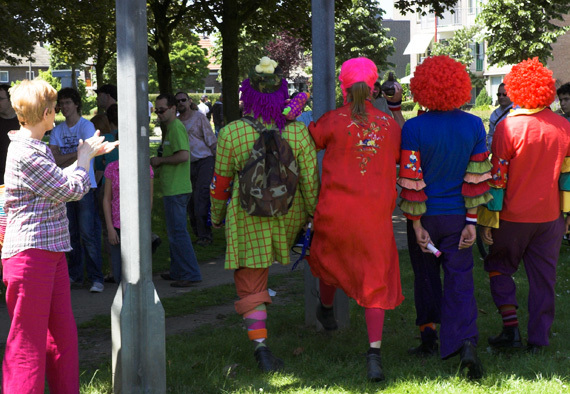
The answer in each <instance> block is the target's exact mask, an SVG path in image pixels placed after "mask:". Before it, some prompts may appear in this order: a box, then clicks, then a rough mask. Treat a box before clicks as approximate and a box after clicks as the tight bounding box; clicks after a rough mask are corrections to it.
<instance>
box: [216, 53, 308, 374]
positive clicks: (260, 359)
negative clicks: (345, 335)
mask: <svg viewBox="0 0 570 394" xmlns="http://www.w3.org/2000/svg"><path fill="white" fill-rule="evenodd" d="M240 92H241V100H243V104H244V107H243V112H244V114H245V115H249V116H251V117H253V118H254V119H256V120H257V121H259V122H261V123H262V124H263V126H265V127H267V128H268V129H270V128H278V129H279V132H280V133H281V137H282V138H283V139H284V140H285V141H286V142H287V143H288V144H289V145H290V147H291V150H292V151H293V154H294V156H295V160H296V162H297V166H298V169H299V177H298V180H299V183H298V186H297V192H296V194H295V197H294V199H293V204H292V206H291V207H290V208H289V211H288V212H287V213H286V214H285V215H283V216H279V217H261V216H252V215H249V214H248V213H247V212H246V211H245V210H244V209H243V208H242V207H241V205H240V197H239V185H238V183H239V173H240V171H241V170H242V169H243V168H244V165H245V164H246V162H247V161H248V159H249V157H250V153H251V151H252V148H253V145H254V143H255V141H256V140H257V139H258V137H259V133H258V132H257V131H256V130H255V128H254V127H252V126H251V125H250V124H249V123H247V122H246V121H244V120H243V119H240V120H236V121H234V122H231V123H229V124H228V125H227V126H225V127H224V128H222V129H221V130H220V133H219V136H218V148H217V153H216V165H215V167H214V177H213V179H212V184H211V186H210V196H211V202H212V208H211V211H212V216H211V218H212V225H213V226H214V227H215V228H219V227H220V226H221V224H222V222H223V221H224V219H225V224H226V242H227V248H226V259H225V268H226V269H232V270H235V271H234V280H235V286H236V291H237V294H238V296H239V301H237V302H236V303H235V308H236V311H237V313H239V314H240V315H242V316H243V318H244V321H245V325H246V327H247V334H248V337H249V339H250V340H251V341H252V342H253V345H254V347H255V350H254V356H255V359H256V360H257V364H258V366H259V368H260V369H261V370H262V371H263V372H272V371H277V370H280V369H282V368H283V361H282V360H281V359H279V358H277V357H275V356H274V355H273V354H272V353H271V351H270V350H269V348H268V347H267V345H266V339H267V328H266V325H265V321H266V319H267V309H266V305H267V304H270V303H271V297H270V295H269V293H268V291H267V278H268V273H269V267H270V266H271V265H272V264H273V263H274V262H275V261H277V262H278V263H281V264H289V263H290V259H289V250H290V248H291V246H292V245H293V243H294V242H295V237H296V235H297V234H298V233H299V231H300V230H301V229H302V228H303V226H304V225H305V224H306V223H307V220H308V218H309V216H310V215H312V214H313V212H314V210H315V206H316V204H317V193H318V179H317V154H316V150H315V144H314V143H313V140H312V138H311V136H310V135H309V132H308V130H307V128H306V127H305V125H304V124H303V123H301V122H287V120H286V119H285V116H284V115H283V114H282V111H283V109H284V107H285V100H287V99H288V97H289V95H288V92H287V81H286V80H285V79H283V77H282V75H281V73H280V69H279V67H277V63H275V62H274V61H273V60H271V59H269V58H266V57H264V58H262V60H261V62H260V64H259V65H258V66H257V67H256V69H255V70H252V71H251V72H250V73H249V79H246V80H245V81H243V83H242V85H241V88H240ZM232 185H233V186H232ZM230 197H231V200H230V203H229V204H228V203H227V202H228V200H229V199H230Z"/></svg>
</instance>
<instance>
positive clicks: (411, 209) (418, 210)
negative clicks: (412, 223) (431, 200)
mask: <svg viewBox="0 0 570 394" xmlns="http://www.w3.org/2000/svg"><path fill="white" fill-rule="evenodd" d="M399 206H400V209H401V210H402V212H404V215H405V216H406V217H408V216H407V215H406V214H408V215H412V216H415V217H418V219H419V217H420V216H421V215H423V214H424V213H426V210H427V208H426V203H425V202H414V201H407V200H401V201H400V205H399Z"/></svg>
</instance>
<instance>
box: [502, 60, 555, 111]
mask: <svg viewBox="0 0 570 394" xmlns="http://www.w3.org/2000/svg"><path fill="white" fill-rule="evenodd" d="M554 83H555V81H554V78H552V71H550V70H549V69H547V68H546V67H544V66H543V65H542V63H541V62H539V61H538V58H537V57H535V58H533V59H528V60H524V61H522V62H520V63H519V64H517V65H516V66H513V68H512V70H511V72H509V73H508V74H507V75H506V76H505V90H506V91H507V94H508V96H509V98H510V99H511V100H512V102H513V103H515V104H516V105H519V106H520V107H522V108H526V109H536V108H542V107H548V106H549V105H550V104H551V103H552V102H553V101H554V97H555V95H556V87H555V86H554Z"/></svg>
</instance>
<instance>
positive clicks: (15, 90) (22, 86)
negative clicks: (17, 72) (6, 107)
mask: <svg viewBox="0 0 570 394" xmlns="http://www.w3.org/2000/svg"><path fill="white" fill-rule="evenodd" d="M10 102H11V103H12V107H13V108H14V111H15V112H16V115H17V116H18V121H19V122H20V124H21V125H22V126H26V125H27V126H34V125H36V124H38V123H40V122H41V121H42V120H43V118H44V111H45V110H46V109H47V110H48V112H49V111H54V108H55V104H56V102H57V91H56V90H55V89H54V88H53V87H52V86H51V85H50V84H49V83H47V82H46V81H43V80H41V79H35V80H33V81H30V80H28V79H24V80H23V81H22V82H20V83H19V84H18V85H15V86H13V87H11V88H10Z"/></svg>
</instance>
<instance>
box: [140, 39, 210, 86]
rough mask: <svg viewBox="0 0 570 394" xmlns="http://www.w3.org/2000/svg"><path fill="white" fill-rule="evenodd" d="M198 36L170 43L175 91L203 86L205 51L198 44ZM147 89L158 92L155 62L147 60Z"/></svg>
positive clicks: (205, 75)
mask: <svg viewBox="0 0 570 394" xmlns="http://www.w3.org/2000/svg"><path fill="white" fill-rule="evenodd" d="M199 40H200V39H199V37H198V36H197V35H195V34H194V35H192V36H191V38H190V40H188V39H184V40H178V41H175V42H174V43H173V44H172V49H171V51H170V54H169V59H170V64H171V67H172V83H173V85H174V88H175V90H176V91H178V90H182V91H185V92H188V91H190V90H199V89H203V88H204V79H205V78H206V77H207V76H208V72H209V70H208V64H209V61H208V58H207V57H206V55H207V51H206V50H205V49H203V48H200V46H199V45H198V42H199ZM149 65H150V66H149V82H148V84H149V91H152V92H158V91H160V89H159V84H158V79H157V67H156V62H154V61H153V60H152V59H150V62H149Z"/></svg>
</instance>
